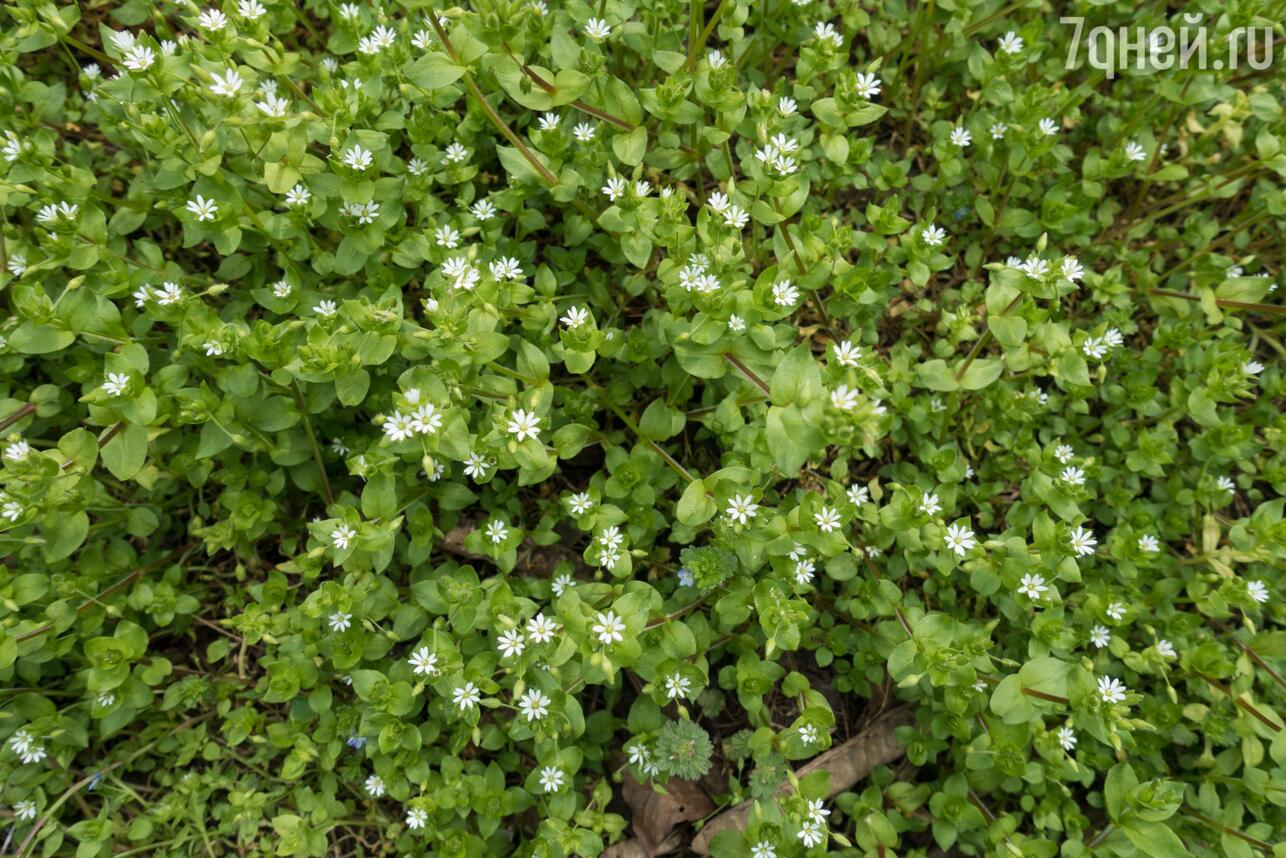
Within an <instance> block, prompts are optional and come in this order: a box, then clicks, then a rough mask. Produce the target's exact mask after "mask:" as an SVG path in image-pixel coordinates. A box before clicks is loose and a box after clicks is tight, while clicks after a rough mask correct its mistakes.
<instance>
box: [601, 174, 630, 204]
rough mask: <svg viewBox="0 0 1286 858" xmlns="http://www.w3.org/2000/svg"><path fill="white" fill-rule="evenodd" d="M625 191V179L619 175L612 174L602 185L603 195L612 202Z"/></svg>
mask: <svg viewBox="0 0 1286 858" xmlns="http://www.w3.org/2000/svg"><path fill="white" fill-rule="evenodd" d="M624 193H625V180H624V179H622V178H621V177H620V176H612V177H611V178H610V179H608V180H607V182H606V183H605V184H604V185H603V195H604V196H606V197H607V198H608V199H609V200H611V201H612V202H616V201H617V199H619V198H620V197H621V196H622V195H623V194H624Z"/></svg>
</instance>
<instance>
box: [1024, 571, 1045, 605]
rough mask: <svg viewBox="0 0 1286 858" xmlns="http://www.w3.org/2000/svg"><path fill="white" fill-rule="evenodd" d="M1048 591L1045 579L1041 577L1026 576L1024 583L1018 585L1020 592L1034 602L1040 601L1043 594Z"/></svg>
mask: <svg viewBox="0 0 1286 858" xmlns="http://www.w3.org/2000/svg"><path fill="white" fill-rule="evenodd" d="M1048 589H1049V588H1048V587H1046V586H1045V578H1044V576H1041V575H1024V576H1023V580H1022V583H1021V584H1019V585H1018V592H1019V593H1022V594H1023V595H1025V596H1026V597H1027V598H1029V599H1032V600H1033V601H1038V600H1039V599H1040V598H1041V594H1043V593H1044V592H1045V591H1046V590H1048Z"/></svg>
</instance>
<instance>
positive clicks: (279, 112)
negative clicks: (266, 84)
mask: <svg viewBox="0 0 1286 858" xmlns="http://www.w3.org/2000/svg"><path fill="white" fill-rule="evenodd" d="M255 107H257V108H259V112H260V113H262V114H263V115H264V116H267V117H268V118H270V119H281V118H282V117H284V116H285V115H286V112H287V111H288V110H290V100H289V99H285V98H282V97H281V96H279V95H277V94H276V93H274V92H270V93H268V94H266V95H265V96H264V97H263V101H256V102H255Z"/></svg>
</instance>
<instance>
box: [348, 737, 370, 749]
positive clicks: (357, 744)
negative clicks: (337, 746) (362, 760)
mask: <svg viewBox="0 0 1286 858" xmlns="http://www.w3.org/2000/svg"><path fill="white" fill-rule="evenodd" d="M365 745H366V737H365V736H349V737H348V747H350V748H352V749H353V750H355V751H360V750H361V749H362V748H363V747H365Z"/></svg>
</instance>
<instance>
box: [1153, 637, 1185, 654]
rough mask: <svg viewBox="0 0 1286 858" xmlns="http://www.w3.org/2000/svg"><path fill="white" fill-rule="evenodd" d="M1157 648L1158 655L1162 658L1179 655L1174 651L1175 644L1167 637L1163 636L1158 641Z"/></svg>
mask: <svg viewBox="0 0 1286 858" xmlns="http://www.w3.org/2000/svg"><path fill="white" fill-rule="evenodd" d="M1156 650H1157V655H1159V656H1161V657H1162V658H1178V657H1179V654H1178V653H1177V652H1175V651H1174V644H1172V643H1170V642H1169V641H1168V640H1166V639H1165V638H1162V639H1161V640H1159V641H1157V643H1156Z"/></svg>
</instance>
